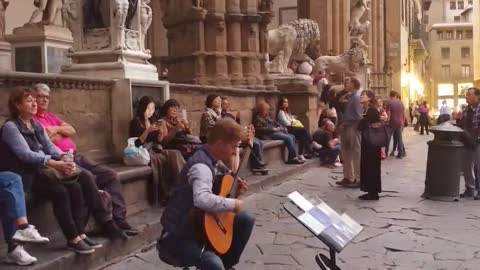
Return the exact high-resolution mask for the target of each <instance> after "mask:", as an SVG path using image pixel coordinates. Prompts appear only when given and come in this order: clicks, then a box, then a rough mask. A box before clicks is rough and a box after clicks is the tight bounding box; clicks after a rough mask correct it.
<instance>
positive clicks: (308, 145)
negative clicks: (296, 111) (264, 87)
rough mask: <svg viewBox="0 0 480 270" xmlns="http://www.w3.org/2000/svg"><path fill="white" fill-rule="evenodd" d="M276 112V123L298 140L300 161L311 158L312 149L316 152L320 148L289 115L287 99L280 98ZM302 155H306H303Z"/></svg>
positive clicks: (305, 130)
mask: <svg viewBox="0 0 480 270" xmlns="http://www.w3.org/2000/svg"><path fill="white" fill-rule="evenodd" d="M277 110H278V111H277V121H278V122H279V123H280V125H282V126H283V127H284V128H286V129H287V131H288V133H290V134H292V135H294V136H295V138H296V139H297V140H298V143H299V146H298V152H299V154H300V155H299V157H300V158H301V159H304V158H308V157H311V156H312V154H311V153H312V152H313V151H312V149H313V150H318V149H320V148H322V147H321V146H320V145H319V144H318V143H316V142H314V141H313V140H312V136H311V135H310V133H308V131H307V129H306V128H305V127H303V124H302V123H301V122H300V121H299V120H297V119H296V118H295V117H294V116H293V115H292V114H291V113H290V109H289V106H288V99H287V98H286V97H281V98H280V99H279V100H278V105H277ZM303 153H306V154H305V155H304V154H303Z"/></svg>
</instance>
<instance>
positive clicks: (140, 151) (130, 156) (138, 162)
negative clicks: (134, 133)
mask: <svg viewBox="0 0 480 270" xmlns="http://www.w3.org/2000/svg"><path fill="white" fill-rule="evenodd" d="M137 139H138V138H137V137H132V138H129V139H128V141H127V147H125V150H123V162H124V163H125V165H127V166H146V165H148V163H150V153H148V150H147V149H146V148H144V147H143V146H140V147H136V146H135V141H136V140H137Z"/></svg>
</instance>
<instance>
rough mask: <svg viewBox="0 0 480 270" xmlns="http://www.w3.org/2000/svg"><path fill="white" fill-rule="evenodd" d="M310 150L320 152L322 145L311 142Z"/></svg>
mask: <svg viewBox="0 0 480 270" xmlns="http://www.w3.org/2000/svg"><path fill="white" fill-rule="evenodd" d="M312 149H313V150H320V149H322V145H321V144H319V143H317V142H312Z"/></svg>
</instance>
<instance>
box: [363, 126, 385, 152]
mask: <svg viewBox="0 0 480 270" xmlns="http://www.w3.org/2000/svg"><path fill="white" fill-rule="evenodd" d="M388 137H389V136H388V129H387V126H386V125H384V124H383V123H381V122H380V123H373V124H370V125H369V126H368V128H367V129H366V130H365V131H364V134H363V138H364V139H365V140H366V142H367V144H368V145H370V146H373V147H386V146H387V143H388Z"/></svg>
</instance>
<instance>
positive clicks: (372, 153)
mask: <svg viewBox="0 0 480 270" xmlns="http://www.w3.org/2000/svg"><path fill="white" fill-rule="evenodd" d="M360 102H361V103H362V105H363V109H364V111H365V116H364V118H363V119H362V120H361V121H360V124H359V126H358V128H359V130H360V131H361V133H362V142H361V156H360V190H361V191H363V192H367V193H366V194H364V195H362V196H360V197H358V198H359V199H361V200H378V199H379V196H378V193H380V192H382V179H381V157H380V151H381V147H377V146H373V145H370V144H369V143H368V139H367V138H366V137H365V131H366V130H368V129H369V128H370V126H371V125H372V124H381V118H380V112H379V111H378V108H377V100H376V99H375V94H374V93H373V92H372V91H368V90H367V91H363V92H362V94H361V96H360Z"/></svg>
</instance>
